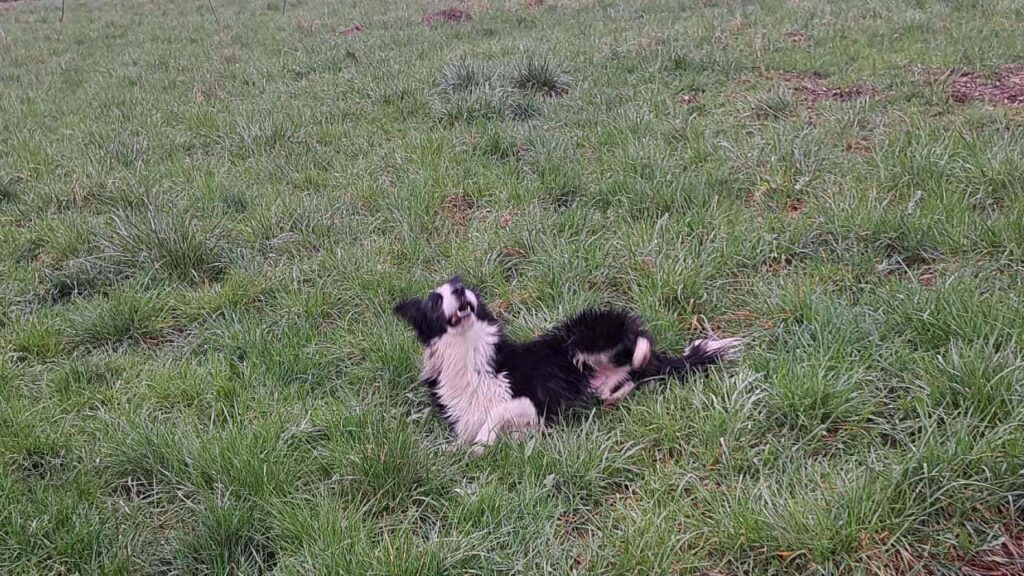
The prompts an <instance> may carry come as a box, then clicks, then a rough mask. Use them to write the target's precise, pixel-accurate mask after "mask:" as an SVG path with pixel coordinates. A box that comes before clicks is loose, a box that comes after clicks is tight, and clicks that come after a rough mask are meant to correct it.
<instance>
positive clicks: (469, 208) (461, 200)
mask: <svg viewBox="0 0 1024 576" xmlns="http://www.w3.org/2000/svg"><path fill="white" fill-rule="evenodd" d="M475 209H476V202H474V201H473V199H472V198H469V197H467V196H463V195H462V194H452V195H451V196H449V197H447V198H445V200H444V203H443V204H442V205H441V215H442V216H443V217H444V218H445V219H446V220H448V221H449V222H452V223H454V224H457V225H459V226H465V225H466V224H467V223H468V222H469V220H470V218H472V216H473V212H474V210H475Z"/></svg>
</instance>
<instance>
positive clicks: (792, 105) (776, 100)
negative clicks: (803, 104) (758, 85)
mask: <svg viewBox="0 0 1024 576" xmlns="http://www.w3.org/2000/svg"><path fill="white" fill-rule="evenodd" d="M750 110H751V112H752V113H753V114H754V117H755V118H757V119H758V120H790V119H792V118H793V117H794V116H796V114H797V112H798V110H799V100H798V99H797V97H796V95H795V94H794V93H793V90H791V89H790V88H789V87H787V86H785V85H782V84H779V85H775V86H772V87H770V88H767V89H764V90H759V91H757V92H756V93H754V94H753V95H752V96H750Z"/></svg>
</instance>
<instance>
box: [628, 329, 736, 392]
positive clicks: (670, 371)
mask: <svg viewBox="0 0 1024 576" xmlns="http://www.w3.org/2000/svg"><path fill="white" fill-rule="evenodd" d="M742 347H743V340H742V339H740V338H720V339H719V338H702V339H700V340H694V341H693V342H691V343H690V345H689V346H687V347H686V350H685V351H684V352H683V355H682V356H669V355H667V354H662V353H660V352H658V351H655V350H650V352H649V357H648V358H646V362H643V363H642V364H641V365H640V366H638V367H637V366H636V363H635V364H634V370H635V371H636V376H635V379H636V381H637V382H640V381H643V380H648V379H651V378H659V377H664V376H678V377H680V378H684V377H686V376H687V375H689V374H691V373H693V372H697V371H699V370H703V369H705V368H707V367H708V366H713V365H715V364H720V363H722V362H725V361H727V360H731V359H733V358H735V357H736V356H737V355H739V352H740V350H741V349H742ZM634 360H638V358H637V357H636V356H634Z"/></svg>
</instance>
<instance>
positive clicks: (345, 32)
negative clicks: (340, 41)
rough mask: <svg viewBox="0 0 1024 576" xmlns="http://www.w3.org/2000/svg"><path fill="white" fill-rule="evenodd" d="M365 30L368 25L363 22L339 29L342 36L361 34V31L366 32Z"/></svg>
mask: <svg viewBox="0 0 1024 576" xmlns="http://www.w3.org/2000/svg"><path fill="white" fill-rule="evenodd" d="M365 31H366V26H363V25H362V24H356V25H355V26H349V27H348V28H345V29H344V30H338V35H340V36H355V35H356V34H359V33H360V32H365Z"/></svg>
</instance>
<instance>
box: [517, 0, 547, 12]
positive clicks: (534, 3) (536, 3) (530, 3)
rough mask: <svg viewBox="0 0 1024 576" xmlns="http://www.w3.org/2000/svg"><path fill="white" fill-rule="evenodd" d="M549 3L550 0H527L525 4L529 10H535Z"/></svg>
mask: <svg viewBox="0 0 1024 576" xmlns="http://www.w3.org/2000/svg"><path fill="white" fill-rule="evenodd" d="M547 3H548V0H526V2H524V3H523V4H524V5H525V6H526V9H527V10H534V9H537V8H540V7H541V6H543V5H545V4H547Z"/></svg>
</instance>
